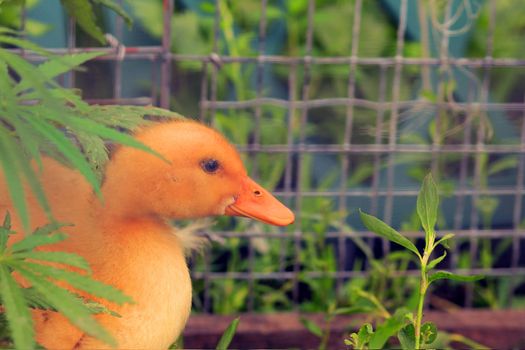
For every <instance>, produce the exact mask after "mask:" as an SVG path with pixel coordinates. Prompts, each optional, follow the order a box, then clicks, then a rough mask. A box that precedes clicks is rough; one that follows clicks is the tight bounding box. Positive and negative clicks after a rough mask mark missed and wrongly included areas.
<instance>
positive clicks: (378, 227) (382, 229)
mask: <svg viewBox="0 0 525 350" xmlns="http://www.w3.org/2000/svg"><path fill="white" fill-rule="evenodd" d="M359 215H360V216H361V221H363V224H365V226H366V228H367V229H369V230H370V231H372V232H375V233H377V234H378V235H380V236H382V237H385V238H387V239H388V240H390V241H392V242H394V243H397V244H399V245H401V246H403V247H405V248H406V249H408V250H410V251H412V252H413V253H414V254H416V255H417V256H418V257H420V258H421V255H420V254H419V251H418V250H417V248H416V246H415V245H414V243H412V242H411V241H410V240H408V238H406V237H404V236H402V235H401V234H400V233H399V232H397V231H396V230H394V229H393V228H392V227H390V226H388V225H387V224H385V223H384V222H383V221H381V220H379V219H378V218H376V217H374V216H372V215H368V214H366V213H364V212H362V211H361V210H359Z"/></svg>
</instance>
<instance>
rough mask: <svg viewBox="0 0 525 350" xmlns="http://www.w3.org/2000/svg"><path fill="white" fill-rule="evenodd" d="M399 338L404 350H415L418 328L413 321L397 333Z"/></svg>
mask: <svg viewBox="0 0 525 350" xmlns="http://www.w3.org/2000/svg"><path fill="white" fill-rule="evenodd" d="M397 339H399V343H400V344H401V347H402V348H403V350H413V349H415V348H416V330H415V328H414V325H413V324H412V323H410V324H407V325H406V326H405V327H403V328H401V330H400V331H399V332H398V333H397Z"/></svg>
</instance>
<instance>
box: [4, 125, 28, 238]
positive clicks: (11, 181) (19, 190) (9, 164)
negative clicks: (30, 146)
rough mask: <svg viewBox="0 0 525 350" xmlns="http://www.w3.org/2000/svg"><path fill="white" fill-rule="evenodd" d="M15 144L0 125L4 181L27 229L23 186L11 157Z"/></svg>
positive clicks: (14, 161) (15, 163)
mask: <svg viewBox="0 0 525 350" xmlns="http://www.w3.org/2000/svg"><path fill="white" fill-rule="evenodd" d="M13 147H16V145H13V140H12V139H11V137H10V136H9V135H8V134H7V133H6V132H5V131H4V129H3V128H2V127H0V163H1V164H2V169H3V173H4V178H5V182H6V183H7V187H8V189H9V195H10V197H11V200H12V201H13V206H14V207H15V209H16V211H17V213H18V215H19V217H20V220H21V221H22V225H23V226H24V229H26V230H28V229H29V213H28V211H27V205H26V201H25V193H24V187H23V185H22V180H21V179H20V176H19V175H18V171H17V170H18V169H17V161H16V159H13V153H12V152H11V150H12V149H13Z"/></svg>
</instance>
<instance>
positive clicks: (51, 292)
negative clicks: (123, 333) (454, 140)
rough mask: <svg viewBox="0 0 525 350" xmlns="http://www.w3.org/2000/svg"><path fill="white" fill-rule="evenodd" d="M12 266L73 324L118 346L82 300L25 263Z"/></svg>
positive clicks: (14, 263)
mask: <svg viewBox="0 0 525 350" xmlns="http://www.w3.org/2000/svg"><path fill="white" fill-rule="evenodd" d="M11 265H12V266H13V268H15V269H16V271H17V272H18V273H19V274H20V275H21V276H22V277H23V278H25V279H26V280H27V281H28V282H29V283H30V284H31V286H32V287H33V288H35V289H36V290H37V291H38V292H39V293H41V294H42V295H45V296H46V299H47V302H48V303H49V305H51V306H52V307H53V308H54V309H56V310H57V311H58V312H60V313H61V314H63V315H64V316H66V317H67V318H68V319H69V320H70V321H71V323H73V324H74V325H76V326H77V327H79V328H80V329H82V330H84V331H85V332H87V333H88V334H89V335H91V336H94V337H96V338H98V339H100V340H102V341H104V342H106V343H107V344H109V345H111V346H116V345H117V344H116V343H115V340H114V339H113V337H112V336H111V334H109V333H108V332H107V331H106V330H105V329H104V328H103V327H102V326H101V325H100V324H99V323H98V322H97V321H96V320H95V319H94V318H93V316H92V315H91V313H90V311H89V310H88V309H87V308H86V307H85V306H84V304H83V302H82V301H81V300H80V299H78V298H77V297H75V296H74V295H73V294H72V293H70V292H69V291H67V290H66V289H63V288H60V287H58V286H57V285H55V284H54V283H52V282H50V281H48V280H47V277H46V276H42V275H40V274H38V273H35V272H33V271H32V270H31V269H30V268H27V267H26V264H25V263H23V262H13V263H11Z"/></svg>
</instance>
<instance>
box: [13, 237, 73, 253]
mask: <svg viewBox="0 0 525 350" xmlns="http://www.w3.org/2000/svg"><path fill="white" fill-rule="evenodd" d="M66 238H67V235H66V234H64V233H60V232H59V233H55V234H52V235H48V236H43V235H30V236H26V237H24V239H22V240H21V241H18V242H16V243H14V244H13V245H12V246H11V247H9V250H10V251H11V252H12V253H18V252H23V251H29V250H32V249H34V248H36V247H39V246H42V245H47V244H54V243H57V242H61V241H63V240H65V239H66Z"/></svg>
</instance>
